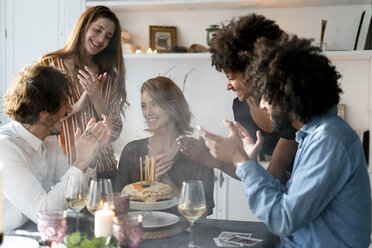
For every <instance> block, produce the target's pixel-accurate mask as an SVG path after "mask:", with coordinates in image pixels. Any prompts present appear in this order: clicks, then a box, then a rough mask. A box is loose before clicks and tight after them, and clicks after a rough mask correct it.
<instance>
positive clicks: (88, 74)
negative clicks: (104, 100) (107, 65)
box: [77, 66, 107, 96]
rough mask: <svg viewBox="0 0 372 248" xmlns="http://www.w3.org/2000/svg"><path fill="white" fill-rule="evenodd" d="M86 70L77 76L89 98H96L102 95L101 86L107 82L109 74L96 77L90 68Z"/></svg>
mask: <svg viewBox="0 0 372 248" xmlns="http://www.w3.org/2000/svg"><path fill="white" fill-rule="evenodd" d="M84 69H85V71H84V70H79V74H78V75H77V77H78V79H79V81H80V84H81V86H82V87H83V88H84V90H85V91H86V92H87V93H88V95H89V96H94V95H97V94H99V93H100V88H101V85H102V84H103V83H104V82H105V81H106V80H107V73H106V72H105V73H103V74H101V75H99V76H98V75H96V74H95V73H94V72H93V71H92V70H91V69H90V68H89V67H88V66H85V67H84Z"/></svg>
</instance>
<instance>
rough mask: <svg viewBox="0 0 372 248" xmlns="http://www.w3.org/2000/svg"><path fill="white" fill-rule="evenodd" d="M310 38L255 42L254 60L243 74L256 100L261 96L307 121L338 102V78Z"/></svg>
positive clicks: (294, 37) (285, 38) (338, 75)
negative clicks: (248, 81) (249, 83)
mask: <svg viewBox="0 0 372 248" xmlns="http://www.w3.org/2000/svg"><path fill="white" fill-rule="evenodd" d="M311 43H312V40H309V39H301V38H298V37H297V36H292V37H282V39H281V40H280V41H276V42H272V41H270V40H267V39H265V38H262V39H259V40H257V42H256V44H255V56H256V59H255V60H254V61H252V63H251V64H250V65H249V67H247V69H246V71H245V76H246V78H247V80H250V82H251V85H250V87H251V88H250V90H251V92H253V94H254V96H255V99H256V101H259V99H261V98H263V99H265V100H266V101H268V103H269V104H273V105H274V106H279V107H280V108H281V109H282V110H283V111H284V112H291V111H293V112H294V114H295V118H296V119H297V120H299V121H301V122H303V123H307V122H308V121H309V120H310V119H311V117H313V116H314V115H322V114H325V113H326V112H327V111H328V110H329V108H330V107H331V106H333V105H336V104H338V102H339V101H340V94H341V93H342V89H341V88H340V87H339V84H338V79H339V78H340V77H341V76H340V74H339V73H338V72H337V71H336V68H335V67H334V66H333V65H332V64H331V62H330V61H329V59H328V58H327V57H326V56H324V55H323V54H321V53H320V49H319V48H318V47H315V46H312V45H311Z"/></svg>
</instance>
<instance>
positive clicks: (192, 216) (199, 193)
mask: <svg viewBox="0 0 372 248" xmlns="http://www.w3.org/2000/svg"><path fill="white" fill-rule="evenodd" d="M206 209H207V206H206V204H205V196H204V189H203V183H202V182H201V181H199V180H195V181H186V182H183V184H182V189H181V195H180V199H179V202H178V211H179V212H180V213H181V214H182V215H183V216H184V217H185V218H186V219H187V220H188V221H189V222H190V243H189V244H188V245H186V246H181V247H185V248H186V247H196V248H200V247H201V246H198V245H196V244H194V242H193V241H194V239H193V226H194V223H195V221H196V220H197V219H199V218H200V217H201V216H202V215H203V214H204V213H205V210H206Z"/></svg>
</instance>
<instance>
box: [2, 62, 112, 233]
mask: <svg viewBox="0 0 372 248" xmlns="http://www.w3.org/2000/svg"><path fill="white" fill-rule="evenodd" d="M69 96H70V88H69V82H68V80H67V78H66V77H65V75H64V74H62V73H61V72H59V71H57V70H55V69H54V68H52V67H49V66H43V65H40V64H33V65H30V66H28V67H27V68H25V69H24V70H23V71H21V72H19V73H18V74H17V75H16V77H15V79H14V81H13V84H12V85H11V86H10V87H9V89H8V91H7V93H6V95H5V112H6V113H7V115H8V116H9V117H10V118H11V119H12V121H11V122H10V123H8V124H7V125H5V126H2V127H0V151H1V153H0V164H2V165H3V211H4V214H3V216H4V223H3V225H4V230H5V231H7V230H12V229H14V228H17V227H19V226H21V225H22V224H24V223H26V222H27V221H28V220H29V219H31V220H32V221H34V222H36V217H37V213H38V212H39V211H40V210H46V209H65V208H66V204H65V202H64V195H65V190H66V187H67V179H68V176H69V175H70V174H76V173H80V174H83V173H86V172H87V168H88V166H89V164H90V163H91V161H92V160H93V159H94V157H95V154H96V151H97V150H98V149H99V148H100V147H102V146H104V145H105V144H106V143H107V141H108V140H109V138H110V136H111V123H110V121H109V120H108V119H107V118H106V117H105V116H103V119H104V120H103V121H100V122H97V123H96V121H95V120H94V119H92V120H91V121H90V122H89V124H88V127H87V128H86V130H85V132H84V133H83V134H81V131H80V130H78V132H77V133H76V138H77V139H75V140H76V159H75V162H74V164H73V165H72V166H71V165H69V164H68V161H67V159H66V157H65V155H64V153H63V151H62V148H61V146H60V145H59V143H58V140H57V138H56V137H55V135H59V134H60V133H61V130H62V122H61V120H63V118H65V117H66V116H67V115H68V113H69V112H71V110H72V109H71V105H70V103H69V102H68V98H69Z"/></svg>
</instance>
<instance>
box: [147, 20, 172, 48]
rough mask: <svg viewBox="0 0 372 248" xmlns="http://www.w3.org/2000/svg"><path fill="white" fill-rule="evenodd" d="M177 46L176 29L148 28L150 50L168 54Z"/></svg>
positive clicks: (169, 27) (167, 27) (163, 27)
mask: <svg viewBox="0 0 372 248" xmlns="http://www.w3.org/2000/svg"><path fill="white" fill-rule="evenodd" d="M175 45H177V28H176V27H173V26H150V48H151V49H152V50H157V51H158V52H169V51H170V50H171V48H172V46H175Z"/></svg>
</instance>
